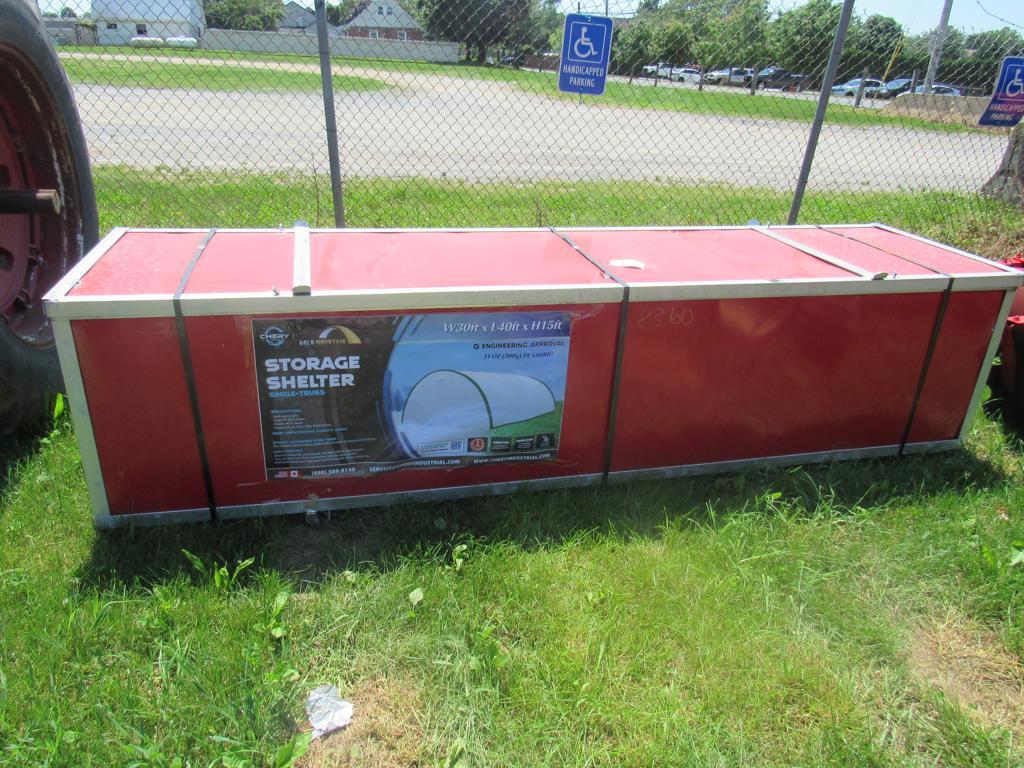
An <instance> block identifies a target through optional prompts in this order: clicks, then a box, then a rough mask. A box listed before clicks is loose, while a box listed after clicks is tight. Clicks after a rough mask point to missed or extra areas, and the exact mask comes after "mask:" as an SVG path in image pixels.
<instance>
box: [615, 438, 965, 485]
mask: <svg viewBox="0 0 1024 768" xmlns="http://www.w3.org/2000/svg"><path fill="white" fill-rule="evenodd" d="M959 446H960V441H959V440H940V441H935V442H930V443H908V444H907V450H906V451H904V452H905V453H907V452H909V453H925V452H929V451H942V450H950V449H954V448H957V447H959ZM899 450H900V446H899V444H896V445H878V446H869V447H867V448H842V449H839V450H835V451H814V452H811V453H791V454H784V455H780V456H761V457H757V458H749V459H731V460H728V461H710V462H705V463H701V464H679V465H675V466H669V467H650V468H645V469H619V470H614V471H612V472H610V473H608V480H609V482H628V481H632V480H642V479H657V478H665V477H685V476H688V475H705V474H714V473H719V472H723V473H724V472H733V471H736V470H742V469H748V468H751V467H765V466H772V467H777V466H786V465H790V464H819V463H822V462H826V461H848V460H854V459H874V458H883V457H888V456H897V455H898V454H899Z"/></svg>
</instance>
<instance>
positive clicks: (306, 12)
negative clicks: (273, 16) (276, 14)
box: [277, 0, 316, 30]
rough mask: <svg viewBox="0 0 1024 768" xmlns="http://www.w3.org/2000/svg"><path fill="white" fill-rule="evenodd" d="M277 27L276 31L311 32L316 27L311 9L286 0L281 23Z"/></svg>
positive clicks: (314, 16)
mask: <svg viewBox="0 0 1024 768" xmlns="http://www.w3.org/2000/svg"><path fill="white" fill-rule="evenodd" d="M277 27H278V29H309V30H312V29H314V28H315V27H316V14H315V13H313V9H312V8H306V7H305V6H303V5H299V4H298V3H296V2H295V0H288V2H287V3H285V4H284V16H282V17H281V23H280V24H278V25H277Z"/></svg>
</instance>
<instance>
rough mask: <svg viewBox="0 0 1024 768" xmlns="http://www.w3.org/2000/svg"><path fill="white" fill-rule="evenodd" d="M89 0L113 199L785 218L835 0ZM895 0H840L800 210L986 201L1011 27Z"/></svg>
mask: <svg viewBox="0 0 1024 768" xmlns="http://www.w3.org/2000/svg"><path fill="white" fill-rule="evenodd" d="M302 1H303V2H312V0H302ZM62 5H63V4H62ZM43 9H44V11H45V10H48V8H47V6H46V5H45V3H44V5H43ZM577 9H578V10H579V11H581V12H583V13H593V14H602V15H603V14H605V13H607V14H608V15H609V16H611V17H612V18H613V19H614V35H613V38H612V48H611V71H612V75H611V77H610V78H609V81H608V84H607V89H606V91H605V93H604V95H602V96H587V97H577V96H572V95H567V94H562V93H560V92H559V91H558V88H557V75H556V73H555V72H554V71H553V70H554V68H555V66H556V64H557V57H558V49H559V46H560V45H561V37H562V24H563V21H564V15H565V12H566V11H569V10H577ZM49 10H52V11H57V10H59V9H58V8H57V7H56V5H55V6H54V7H53V8H52V9H49ZM85 10H87V11H88V12H89V13H88V16H89V18H88V19H84V18H83V19H79V20H77V21H75V20H74V19H70V18H65V19H60V20H54V21H52V22H51V26H52V27H53V31H52V34H53V35H54V38H55V40H56V41H57V42H58V50H59V53H60V56H61V59H62V61H63V63H64V65H65V67H66V69H67V71H68V75H69V77H70V78H71V80H72V82H73V83H74V85H75V93H76V97H77V100H78V104H79V108H80V111H81V113H82V119H83V122H84V123H85V128H86V134H87V138H88V141H89V146H90V151H91V153H92V160H93V163H94V165H95V167H96V172H97V175H98V178H99V182H100V186H101V189H105V190H106V195H107V196H106V198H105V203H106V205H107V208H108V210H106V211H105V213H106V215H107V217H108V223H110V224H113V223H121V222H123V221H128V220H130V219H131V218H132V217H133V216H136V217H138V216H140V215H144V214H145V213H146V212H145V211H143V212H141V213H140V212H139V211H138V210H137V208H132V207H131V206H138V205H139V203H138V200H139V199H140V198H141V199H142V200H143V204H144V205H145V206H148V207H149V212H150V213H152V212H153V211H155V210H157V209H159V213H160V216H161V217H162V219H164V220H166V219H168V218H169V219H171V220H173V221H175V222H178V223H181V224H205V223H217V220H218V216H220V215H223V214H224V212H225V211H226V209H227V208H228V207H230V208H231V209H232V210H233V211H234V214H235V215H236V218H237V211H238V209H239V206H240V205H241V206H242V207H243V208H244V210H245V223H249V224H254V225H255V224H262V225H272V224H277V223H279V220H281V219H286V218H288V217H289V215H290V214H291V211H290V209H289V205H290V203H289V201H290V200H293V199H295V197H294V196H296V195H297V196H299V197H301V198H302V199H304V200H305V202H306V207H305V208H304V209H303V211H301V212H295V215H299V213H301V214H302V215H304V216H308V217H309V218H311V219H313V221H315V222H316V223H319V224H321V225H325V224H329V223H331V222H332V221H334V218H335V212H337V213H338V214H340V213H341V212H342V211H341V209H342V206H343V205H344V206H346V210H345V216H346V218H347V220H348V222H349V223H351V224H357V225H362V224H375V225H386V224H389V223H399V222H400V223H403V224H410V223H411V224H423V225H428V224H429V225H437V224H475V223H480V224H524V223H538V224H572V223H577V222H584V221H586V222H588V223H606V224H614V223H619V222H620V221H621V222H626V221H628V222H629V223H642V222H665V221H680V222H683V221H685V222H691V223H734V222H737V221H742V222H745V221H746V220H748V219H750V218H757V219H761V220H772V221H778V220H781V219H785V217H786V213H787V212H788V211H789V208H790V204H791V201H792V198H793V190H794V187H795V186H796V183H797V178H798V174H799V172H800V168H801V162H802V159H803V158H804V155H805V149H806V146H807V142H808V138H809V136H810V134H811V126H812V120H813V117H814V114H815V107H816V104H817V100H818V95H819V92H820V90H821V86H822V82H823V80H824V79H825V75H826V65H827V63H828V60H829V53H830V49H831V47H832V44H833V41H834V39H835V34H836V28H837V25H838V22H839V17H840V4H839V3H838V2H831V1H830V0H810V1H809V2H807V3H806V4H804V5H800V6H797V7H791V6H787V7H785V8H783V7H781V6H780V7H776V6H773V5H771V4H770V3H768V2H765V1H764V0H686V1H685V2H684V1H683V0H663V2H661V3H658V2H654V1H652V0H641V2H640V3H639V7H638V6H637V5H636V3H634V2H623V1H622V0H611V2H606V1H605V0H597V1H595V2H587V3H583V2H580V3H579V4H578V5H577V6H576V8H571V7H568V6H564V5H562V4H559V3H558V2H551V1H549V0H418V2H414V1H413V0H364V1H363V2H358V3H356V2H354V0H349V2H347V3H343V4H342V5H341V6H331V5H328V6H325V7H324V9H323V24H322V25H321V28H320V35H318V34H317V23H316V14H315V12H314V10H313V8H312V7H309V8H306V7H304V6H302V5H300V4H299V3H295V2H292V3H289V4H288V5H282V4H281V3H280V0H249V2H248V3H247V4H246V3H241V4H240V3H237V2H232V3H228V2H225V1H224V0H207V2H206V3H205V12H204V4H202V3H200V2H199V0H92V3H91V5H90V6H89V7H88V8H86V9H85ZM68 11H70V13H75V11H74V9H71V8H69V9H68ZM921 12H922V13H923V12H924V11H921ZM70 13H68V12H66V13H65V16H70ZM934 13H935V16H936V19H938V0H936V8H935V9H934ZM904 21H906V20H899V19H897V20H893V19H888V18H885V17H881V16H870V17H864V16H859V15H857V14H856V12H855V13H854V15H853V18H852V20H851V23H850V28H849V33H848V34H847V36H846V40H845V44H844V45H843V47H842V49H841V55H840V56H839V59H838V62H837V63H838V67H837V72H836V78H835V83H836V84H837V85H836V86H835V88H833V89H830V90H829V95H830V101H829V105H828V111H827V113H826V115H825V120H824V125H823V127H822V130H821V136H820V141H819V143H818V146H817V150H816V153H815V156H814V162H813V165H811V166H810V173H809V176H808V180H807V188H806V195H805V198H804V200H803V207H802V210H801V214H800V218H801V220H803V221H834V220H837V219H844V220H849V221H859V220H867V219H874V218H878V217H879V211H883V212H884V211H885V210H886V206H889V207H892V208H894V209H899V210H900V211H901V212H903V213H904V214H906V212H907V210H908V209H911V208H913V206H915V205H927V206H931V207H932V209H933V210H934V206H935V205H950V206H960V207H968V208H970V207H974V206H980V205H983V202H982V200H981V198H980V197H979V196H978V192H979V190H980V189H981V187H982V186H983V185H984V183H985V182H986V181H987V180H988V178H989V177H991V175H992V174H993V173H994V171H995V170H996V168H997V167H998V166H999V163H1000V160H1001V158H1002V156H1003V153H1004V151H1005V149H1006V145H1007V131H1006V130H1005V129H1001V130H1000V129H985V128H979V127H978V126H977V117H978V115H979V114H980V112H981V110H982V109H983V106H984V103H985V101H986V97H987V96H988V95H989V94H990V92H991V89H992V85H993V82H994V78H995V74H996V69H997V67H998V64H999V62H1000V61H1001V59H1002V58H1003V56H1005V55H1019V54H1021V53H1024V37H1022V36H1021V33H1020V31H1019V30H1016V29H1013V28H1012V27H1006V28H1004V29H1002V30H996V31H987V32H967V31H963V30H959V29H954V28H949V29H948V30H946V31H945V32H942V31H941V30H936V31H934V32H932V33H930V34H916V35H915V34H910V33H907V32H906V31H905V30H904V29H903V27H902V26H901V23H902V22H904ZM218 27H220V28H218ZM939 41H941V45H940V44H939ZM92 43H94V44H92ZM930 65H934V67H931V66H930ZM930 68H934V77H933V78H932V81H931V82H928V83H926V82H925V81H926V79H927V75H928V72H929V70H930ZM328 72H330V73H331V75H332V76H331V77H330V78H329V81H330V82H329V85H330V86H331V87H330V88H329V89H325V87H324V86H325V85H326V84H328V83H326V82H325V80H326V78H325V77H323V76H322V75H326V73H328ZM858 78H860V80H858ZM876 81H877V82H876ZM885 83H888V84H889V85H888V87H886V85H885ZM915 90H919V91H930V92H921V93H915V92H914V91H915ZM330 91H333V93H330ZM325 92H327V93H328V94H329V95H328V98H327V99H326V101H325V98H324V94H325ZM325 107H326V110H325ZM332 109H333V111H334V113H335V115H336V131H337V133H336V136H337V145H338V161H339V169H338V170H339V174H338V175H337V177H336V179H337V180H336V183H335V185H334V187H335V188H334V189H333V190H332V183H331V178H332V174H331V169H330V159H329V152H328V145H329V141H328V139H329V129H330V113H331V111H332ZM339 182H340V183H339ZM332 192H334V193H336V194H332ZM342 192H344V193H345V196H344V197H342V196H341V193H342ZM289 195H292V197H289ZM610 198H614V199H615V201H616V202H615V205H614V206H613V207H612V209H611V210H613V211H615V212H613V213H608V211H609V207H608V206H607V205H606V206H605V207H604V208H603V209H602V210H603V211H604V213H603V214H602V216H603V217H604V218H603V220H602V221H600V222H594V221H592V219H590V218H588V216H589V215H590V214H589V213H588V211H590V210H592V209H593V207H594V201H595V199H601V200H604V201H607V200H608V199H610ZM313 206H315V210H314V208H313ZM399 208H401V217H398V216H397V211H398V209H399ZM513 211H514V213H513ZM524 211H525V212H526V213H524ZM609 218H610V219H611V220H609ZM524 219H526V220H524Z"/></svg>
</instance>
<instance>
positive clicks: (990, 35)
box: [943, 27, 1024, 92]
mask: <svg viewBox="0 0 1024 768" xmlns="http://www.w3.org/2000/svg"><path fill="white" fill-rule="evenodd" d="M964 48H965V53H966V54H967V56H966V59H965V61H964V70H963V72H962V74H961V75H960V78H959V81H958V82H960V83H962V84H963V85H967V86H970V87H972V88H981V89H985V91H987V92H991V89H992V87H993V86H994V85H995V81H996V75H997V74H998V72H999V67H1000V65H1001V64H1002V62H1003V58H1004V57H1006V56H1019V55H1021V52H1024V36H1022V35H1021V34H1020V33H1019V32H1017V31H1016V30H1013V29H1010V28H1009V27H1003V28H1002V29H993V30H990V31H988V32H978V33H976V34H973V35H967V37H966V38H965V39H964ZM943 53H945V51H943ZM943 58H945V55H943Z"/></svg>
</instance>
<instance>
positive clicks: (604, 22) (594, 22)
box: [558, 13, 612, 96]
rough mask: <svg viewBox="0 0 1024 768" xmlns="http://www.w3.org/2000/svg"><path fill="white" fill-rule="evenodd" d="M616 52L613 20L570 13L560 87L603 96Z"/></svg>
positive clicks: (560, 68) (575, 91) (560, 70)
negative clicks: (614, 49) (613, 44)
mask: <svg viewBox="0 0 1024 768" xmlns="http://www.w3.org/2000/svg"><path fill="white" fill-rule="evenodd" d="M611 52H612V20H611V19H609V18H607V17H605V16H590V15H589V14H585V13H570V14H569V15H568V16H566V17H565V33H564V34H563V35H562V57H561V60H560V61H559V63H558V90H560V91H564V92H565V93H580V94H587V95H589V96H600V95H601V94H602V93H604V85H605V81H606V80H607V79H608V60H609V58H610V57H611Z"/></svg>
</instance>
